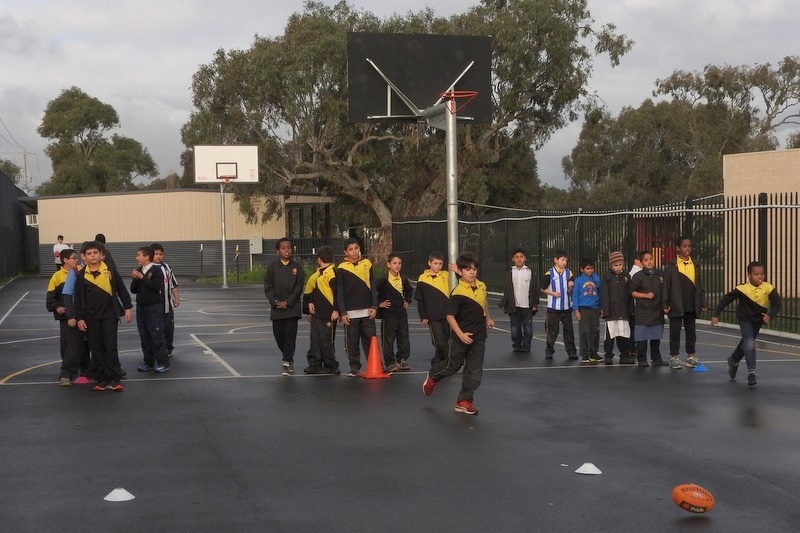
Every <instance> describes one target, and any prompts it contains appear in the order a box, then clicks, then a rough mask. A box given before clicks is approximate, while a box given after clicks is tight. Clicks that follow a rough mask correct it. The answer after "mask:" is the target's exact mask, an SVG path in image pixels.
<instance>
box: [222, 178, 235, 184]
mask: <svg viewBox="0 0 800 533" xmlns="http://www.w3.org/2000/svg"><path fill="white" fill-rule="evenodd" d="M219 179H221V180H225V185H230V183H231V182H232V181H236V176H220V177H219Z"/></svg>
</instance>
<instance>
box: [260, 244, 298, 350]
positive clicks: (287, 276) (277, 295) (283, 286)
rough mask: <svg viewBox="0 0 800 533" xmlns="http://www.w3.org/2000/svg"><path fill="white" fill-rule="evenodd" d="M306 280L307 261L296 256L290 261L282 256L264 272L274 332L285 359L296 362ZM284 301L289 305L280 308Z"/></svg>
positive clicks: (266, 294) (265, 293)
mask: <svg viewBox="0 0 800 533" xmlns="http://www.w3.org/2000/svg"><path fill="white" fill-rule="evenodd" d="M305 281H306V273H305V271H304V270H303V265H301V264H300V263H299V262H298V261H296V260H295V259H290V260H289V261H287V262H286V263H284V262H283V261H281V260H280V259H278V260H276V261H273V262H272V263H270V264H269V265H268V266H267V271H266V273H265V274H264V295H265V296H266V297H267V300H269V305H270V309H269V318H270V320H271V321H272V334H273V335H274V336H275V342H276V343H277V344H278V349H279V350H280V351H281V358H282V360H283V362H284V363H292V364H294V352H295V347H296V345H297V322H298V320H300V317H301V316H302V310H303V288H304V286H305ZM283 301H285V302H286V303H287V307H286V309H278V308H277V307H276V304H277V303H278V302H283Z"/></svg>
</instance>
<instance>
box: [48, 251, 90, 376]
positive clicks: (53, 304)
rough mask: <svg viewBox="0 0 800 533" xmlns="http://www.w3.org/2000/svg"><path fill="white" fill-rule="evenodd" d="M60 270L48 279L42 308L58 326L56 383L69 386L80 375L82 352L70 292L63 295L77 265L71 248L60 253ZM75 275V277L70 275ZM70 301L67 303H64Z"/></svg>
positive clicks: (76, 255)
mask: <svg viewBox="0 0 800 533" xmlns="http://www.w3.org/2000/svg"><path fill="white" fill-rule="evenodd" d="M59 261H60V262H61V266H60V268H59V269H58V270H57V271H56V272H55V273H54V274H53V275H52V276H51V277H50V282H49V283H48V285H47V297H46V300H45V305H46V306H47V310H48V311H50V312H51V313H53V318H55V319H56V320H57V321H58V325H59V347H60V352H61V371H60V373H59V375H58V383H59V385H61V386H62V387H68V386H69V385H71V384H72V381H73V380H74V379H76V378H77V377H78V375H79V373H80V367H81V353H82V351H83V334H82V333H81V332H80V331H78V328H77V327H76V326H77V321H76V320H75V314H74V306H73V305H72V293H71V291H68V292H69V294H65V293H64V287H65V286H66V284H67V278H68V277H69V276H70V273H71V272H72V270H73V269H74V268H76V267H77V265H78V254H77V253H75V250H73V249H71V248H65V249H63V250H61V251H60V252H59ZM72 275H73V276H74V274H72ZM67 298H69V302H67Z"/></svg>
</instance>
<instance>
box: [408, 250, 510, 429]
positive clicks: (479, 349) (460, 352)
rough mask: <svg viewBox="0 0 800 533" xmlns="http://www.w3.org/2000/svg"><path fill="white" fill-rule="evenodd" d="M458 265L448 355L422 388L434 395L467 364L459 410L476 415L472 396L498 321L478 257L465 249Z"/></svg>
mask: <svg viewBox="0 0 800 533" xmlns="http://www.w3.org/2000/svg"><path fill="white" fill-rule="evenodd" d="M456 266H457V267H458V269H459V271H460V274H461V279H460V280H459V282H458V285H457V286H456V288H455V289H453V292H452V293H451V294H450V301H449V305H448V311H447V322H448V323H449V324H450V330H451V332H450V346H449V349H448V353H447V358H446V359H445V360H444V361H439V362H437V363H435V364H434V365H433V366H432V367H431V369H430V371H429V372H428V375H427V376H426V378H425V382H424V383H423V384H422V391H423V392H424V393H425V394H426V395H427V396H430V395H431V394H433V388H434V387H435V386H436V383H437V382H438V381H439V380H441V379H444V378H446V377H448V376H452V375H453V374H455V373H456V372H458V371H459V369H460V368H461V367H462V366H463V367H464V373H463V376H462V378H461V391H460V392H459V393H458V399H457V400H456V405H455V411H456V412H457V413H464V414H467V415H476V414H478V410H477V409H476V408H475V406H474V405H473V404H472V399H473V395H474V394H475V390H476V389H477V388H478V387H479V386H480V384H481V379H482V378H483V358H484V355H485V351H486V336H487V330H488V329H492V328H493V327H494V321H493V320H492V319H491V317H490V316H489V307H488V306H487V298H488V295H487V292H486V285H485V284H484V283H483V282H482V281H480V280H478V279H477V274H478V259H477V258H476V257H475V256H474V255H473V254H471V253H467V252H464V253H462V254H461V255H459V257H458V260H457V261H456Z"/></svg>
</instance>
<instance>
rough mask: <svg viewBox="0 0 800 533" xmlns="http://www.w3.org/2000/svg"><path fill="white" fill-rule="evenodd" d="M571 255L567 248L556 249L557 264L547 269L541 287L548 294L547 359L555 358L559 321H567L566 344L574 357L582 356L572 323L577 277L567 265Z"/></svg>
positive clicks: (568, 352) (554, 257) (562, 322)
mask: <svg viewBox="0 0 800 533" xmlns="http://www.w3.org/2000/svg"><path fill="white" fill-rule="evenodd" d="M568 259H569V256H568V255H567V252H565V251H564V250H556V253H555V255H554V256H553V267H552V268H550V270H548V271H547V272H545V274H544V276H542V281H541V283H540V284H539V288H540V289H541V290H542V292H543V293H544V294H546V295H547V315H546V316H545V320H544V326H545V331H546V333H547V344H546V345H545V348H544V355H545V359H552V358H553V354H554V353H555V344H556V338H558V329H559V324H563V325H564V333H563V336H564V347H565V348H566V349H567V355H569V358H570V359H577V358H578V350H577V349H576V348H575V330H574V329H573V327H572V289H573V287H574V286H575V279H574V277H573V275H572V272H570V270H569V269H568V268H567V260H568Z"/></svg>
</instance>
